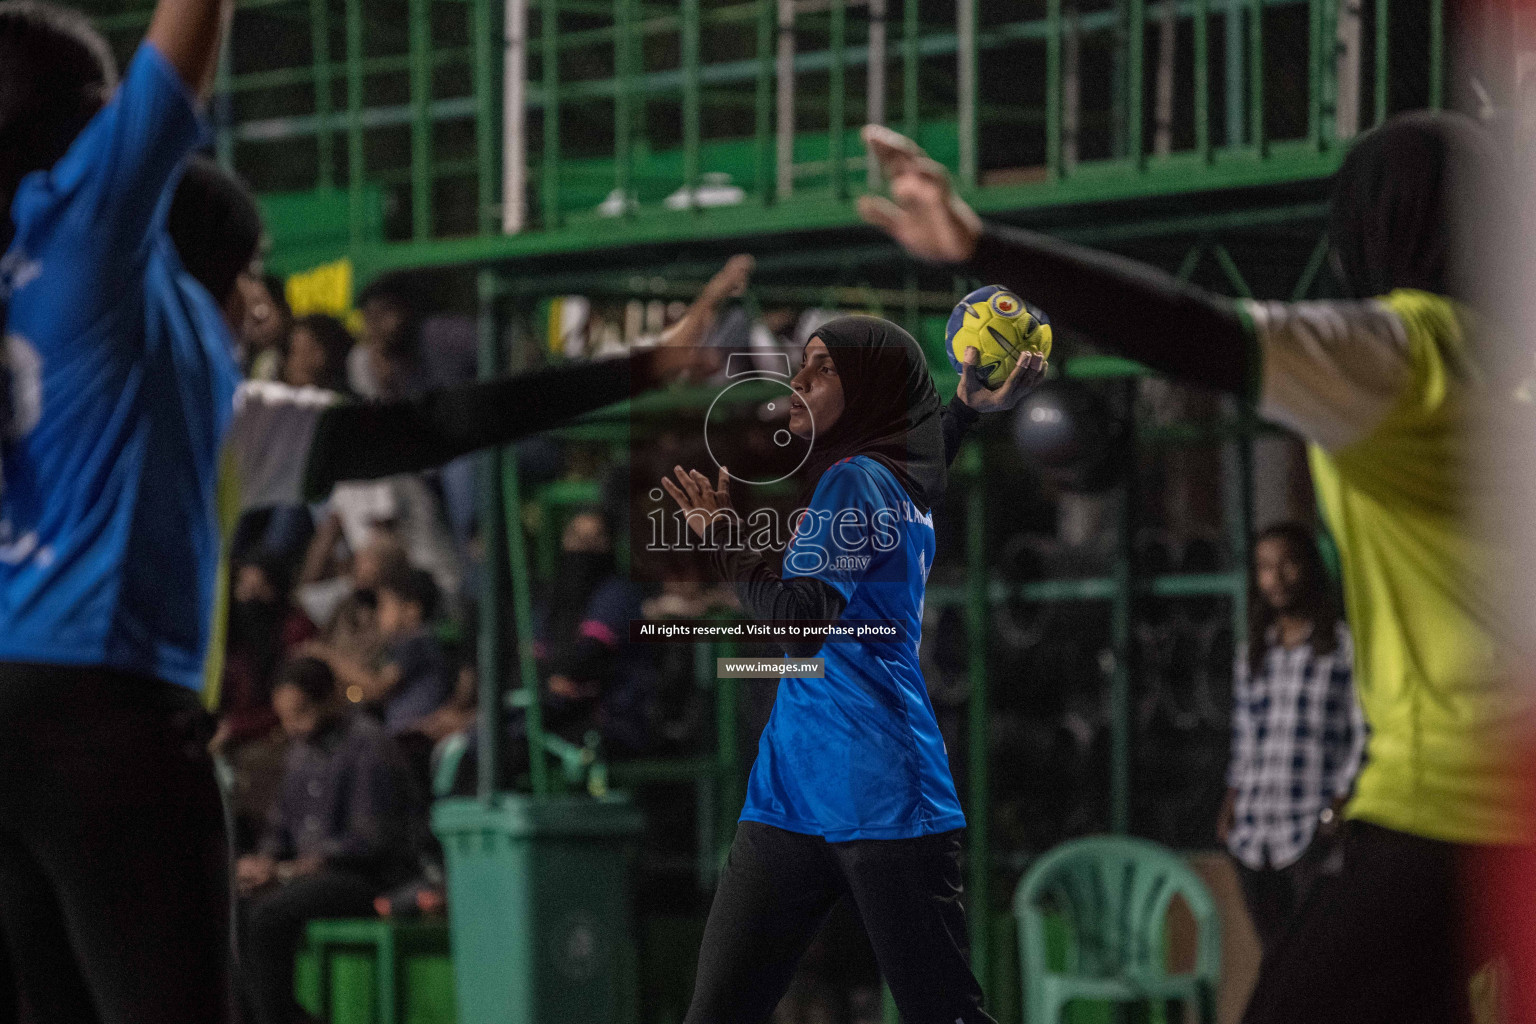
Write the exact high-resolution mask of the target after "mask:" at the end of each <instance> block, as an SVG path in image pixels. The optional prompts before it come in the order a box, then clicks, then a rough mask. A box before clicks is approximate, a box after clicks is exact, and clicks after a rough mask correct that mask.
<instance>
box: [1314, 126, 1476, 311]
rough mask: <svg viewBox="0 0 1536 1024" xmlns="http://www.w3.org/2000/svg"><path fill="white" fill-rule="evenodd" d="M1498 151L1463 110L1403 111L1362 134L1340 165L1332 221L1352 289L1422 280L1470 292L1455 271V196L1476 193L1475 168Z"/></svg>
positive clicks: (1372, 290) (1380, 290)
mask: <svg viewBox="0 0 1536 1024" xmlns="http://www.w3.org/2000/svg"><path fill="white" fill-rule="evenodd" d="M1496 159H1497V155H1496V153H1495V152H1494V149H1493V144H1492V141H1491V139H1490V138H1489V137H1488V135H1487V134H1486V132H1484V130H1483V129H1482V128H1481V127H1479V126H1478V124H1477V123H1476V122H1475V121H1472V120H1470V119H1469V118H1467V117H1464V116H1462V115H1460V114H1447V113H1436V112H1429V111H1425V112H1420V113H1413V114H1404V115H1401V116H1399V117H1395V118H1393V119H1392V120H1390V121H1388V122H1387V123H1386V124H1384V125H1382V126H1381V127H1380V128H1377V129H1376V130H1374V131H1372V132H1369V133H1368V134H1366V135H1364V136H1363V137H1361V139H1360V141H1358V142H1356V143H1355V145H1354V148H1353V149H1351V150H1350V151H1349V156H1348V157H1346V158H1345V160H1344V164H1343V166H1342V167H1340V168H1339V173H1338V177H1337V179H1336V180H1335V182H1334V189H1333V204H1332V209H1331V211H1330V213H1329V223H1328V236H1329V241H1330V242H1331V244H1332V246H1333V251H1334V255H1335V257H1336V259H1337V265H1336V268H1335V269H1336V270H1338V272H1339V274H1340V276H1341V278H1342V280H1341V282H1340V283H1341V284H1343V286H1344V289H1345V291H1346V292H1347V293H1348V294H1349V296H1350V297H1351V298H1360V299H1363V298H1371V297H1373V296H1377V295H1385V294H1386V293H1388V292H1390V291H1392V290H1393V289H1394V288H1417V289H1421V290H1423V291H1427V292H1434V293H1435V294H1437V295H1447V296H1451V297H1453V298H1467V296H1465V295H1461V294H1458V292H1459V291H1461V290H1462V289H1458V288H1457V284H1456V281H1455V277H1456V275H1455V274H1454V273H1453V272H1452V269H1453V265H1452V259H1453V247H1454V246H1453V243H1454V241H1455V234H1456V229H1457V218H1456V212H1457V211H1456V210H1455V209H1454V208H1453V202H1454V199H1455V196H1456V194H1458V193H1460V194H1475V192H1476V191H1478V190H1477V188H1476V186H1475V185H1474V184H1473V183H1472V182H1471V181H1470V180H1469V178H1470V176H1471V175H1473V174H1478V173H1486V172H1487V171H1488V169H1489V168H1490V167H1491V166H1492V164H1493V162H1494V161H1495V160H1496ZM1469 190H1470V192H1469Z"/></svg>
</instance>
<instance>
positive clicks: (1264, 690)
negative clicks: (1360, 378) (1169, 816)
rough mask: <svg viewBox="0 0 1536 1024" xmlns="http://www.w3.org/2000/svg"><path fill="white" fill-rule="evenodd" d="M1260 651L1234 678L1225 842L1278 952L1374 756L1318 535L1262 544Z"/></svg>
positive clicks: (1254, 607) (1220, 827) (1256, 605)
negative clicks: (1367, 758) (1359, 775)
mask: <svg viewBox="0 0 1536 1024" xmlns="http://www.w3.org/2000/svg"><path fill="white" fill-rule="evenodd" d="M1253 562H1254V566H1253V580H1252V584H1251V591H1252V593H1251V595H1250V598H1249V603H1248V607H1249V625H1248V637H1249V644H1248V646H1247V649H1246V650H1244V651H1242V652H1241V653H1240V654H1239V655H1238V658H1237V664H1236V666H1235V668H1234V670H1233V681H1232V682H1233V692H1232V761H1231V764H1230V766H1229V767H1228V769H1227V787H1228V788H1227V797H1226V800H1225V802H1224V803H1223V804H1222V809H1221V817H1220V820H1219V822H1218V824H1217V835H1218V836H1219V838H1220V839H1221V841H1222V842H1223V843H1224V844H1225V845H1226V847H1227V849H1228V850H1229V851H1230V852H1231V854H1232V856H1233V858H1234V859H1235V860H1236V861H1237V869H1238V875H1239V877H1240V878H1241V880H1242V884H1243V896H1244V899H1245V901H1246V902H1247V904H1248V913H1249V915H1250V916H1251V917H1252V919H1253V924H1254V927H1255V929H1256V930H1257V931H1258V933H1259V941H1260V943H1261V945H1262V946H1263V948H1264V950H1265V952H1266V953H1267V952H1268V951H1269V950H1270V949H1271V948H1273V946H1274V944H1275V942H1276V940H1277V939H1278V938H1279V937H1280V936H1281V934H1283V932H1284V930H1285V927H1286V923H1287V922H1288V921H1289V920H1290V918H1291V916H1292V915H1293V914H1294V913H1295V911H1296V910H1297V908H1299V907H1300V905H1301V903H1302V901H1303V900H1304V899H1305V898H1306V894H1307V892H1308V890H1309V889H1310V888H1311V887H1312V884H1313V883H1314V882H1315V881H1317V879H1318V877H1319V876H1320V875H1321V874H1323V873H1325V872H1326V871H1328V870H1330V869H1332V870H1336V869H1337V865H1336V864H1330V860H1331V858H1330V856H1329V854H1330V852H1331V851H1332V847H1333V845H1334V844H1333V839H1334V837H1335V834H1336V832H1337V828H1338V821H1339V812H1340V810H1341V808H1342V807H1343V804H1344V801H1345V799H1346V798H1347V797H1348V796H1349V792H1350V789H1351V787H1352V786H1353V785H1354V780H1355V774H1356V772H1358V771H1359V769H1360V762H1361V756H1362V754H1363V752H1364V750H1365V736H1366V727H1365V719H1364V717H1363V715H1362V714H1361V711H1360V704H1359V701H1357V700H1356V699H1355V693H1354V686H1353V684H1352V676H1351V665H1352V663H1353V648H1352V645H1351V643H1350V636H1349V627H1348V626H1346V625H1345V624H1344V622H1343V619H1342V618H1341V616H1340V614H1339V611H1338V607H1337V605H1336V604H1335V602H1334V600H1333V597H1332V594H1331V591H1330V587H1329V582H1328V577H1327V574H1326V573H1325V572H1324V570H1323V561H1322V558H1321V557H1320V556H1319V554H1318V549H1317V542H1316V539H1315V538H1314V537H1313V534H1312V531H1311V530H1309V529H1308V528H1307V527H1305V526H1302V525H1301V524H1299V523H1280V524H1277V525H1275V526H1271V527H1269V528H1268V529H1266V530H1265V531H1264V532H1263V533H1261V534H1260V535H1259V537H1258V540H1257V541H1256V542H1255V544H1254V551H1253Z"/></svg>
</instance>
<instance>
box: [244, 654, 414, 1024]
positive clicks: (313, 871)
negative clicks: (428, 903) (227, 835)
mask: <svg viewBox="0 0 1536 1024" xmlns="http://www.w3.org/2000/svg"><path fill="white" fill-rule="evenodd" d="M272 705H273V709H274V710H275V712H276V714H277V717H278V719H279V721H281V723H282V727H283V731H284V732H285V733H287V735H288V737H289V739H290V741H291V746H290V748H289V752H288V758H287V763H286V768H285V771H284V774H283V781H282V790H281V794H280V796H279V798H278V801H277V804H276V806H275V807H274V808H273V812H272V816H271V819H270V823H269V825H268V828H267V831H266V834H265V835H264V836H263V837H262V840H261V844H260V847H259V851H258V852H257V853H256V854H254V855H251V856H246V857H242V858H240V860H239V861H238V862H237V863H236V869H235V876H236V884H237V886H238V889H239V892H240V895H241V906H240V911H241V913H240V924H241V932H242V943H241V950H242V983H243V984H242V987H243V989H244V991H245V993H246V995H247V997H248V998H249V1000H250V1003H251V1006H252V1009H253V1010H254V1015H255V1020H256V1021H258V1022H259V1024H292V1022H294V1021H301V1020H305V1019H306V1018H305V1017H304V1015H303V1012H302V1010H301V1009H300V1008H299V1006H298V1003H297V1002H296V1001H295V1000H294V996H293V958H294V954H295V953H296V952H297V950H298V946H299V942H300V939H301V937H302V935H303V932H304V926H305V924H306V922H308V921H310V920H312V919H315V918H323V917H358V916H371V915H372V913H373V901H374V898H375V897H376V896H378V895H379V894H380V893H383V892H386V891H388V890H390V889H392V888H394V887H395V886H398V885H400V884H402V883H403V882H405V881H406V880H407V879H409V878H410V877H412V875H413V874H414V873H415V871H416V867H417V853H418V849H419V846H418V840H419V838H420V836H421V834H422V833H421V826H420V822H421V821H422V819H423V817H424V811H425V808H424V804H423V801H422V798H421V792H420V790H419V788H417V787H416V785H415V783H414V782H413V780H412V779H411V777H410V773H409V771H408V769H407V768H406V766H405V763H404V760H403V758H402V757H401V755H400V753H399V750H398V749H397V748H396V747H395V745H394V743H393V741H391V740H390V738H389V737H388V736H387V735H386V734H385V733H384V731H383V729H381V728H380V727H379V725H378V723H377V722H375V721H374V720H373V719H371V718H369V717H368V716H366V715H349V714H348V713H347V712H346V709H345V708H344V707H343V705H342V704H341V702H340V701H339V700H338V699H337V696H336V680H335V677H334V676H333V675H332V674H331V671H330V669H328V668H327V667H326V666H325V664H324V663H323V662H321V661H318V660H316V659H314V658H299V659H297V660H295V661H293V662H290V663H289V664H288V665H287V666H286V667H285V668H284V670H283V672H282V674H281V676H280V677H279V680H278V683H277V686H276V688H275V690H274V692H273V695H272Z"/></svg>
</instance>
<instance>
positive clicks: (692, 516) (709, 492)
mask: <svg viewBox="0 0 1536 1024" xmlns="http://www.w3.org/2000/svg"><path fill="white" fill-rule="evenodd" d="M673 472H674V473H675V474H676V475H677V482H676V483H673V482H672V480H671V479H670V478H668V477H665V476H664V477H662V478H661V486H662V487H664V488H666V491H667V493H668V494H670V495H672V500H673V501H675V502H677V507H678V508H680V509H682V510H683V520H684V521H685V522H686V523H687V524H688V528H689V529H690V530H692V531H693V532H694V534H695V535H696V536H699V537H703V536H705V534H706V532H707V531H708V530H709V527H710V524H711V523H712V522H714V520H715V519H716V518H720V517H722V516H723V518H725V519H728V520H729V519H734V518H735V516H736V510H735V508H734V507H732V505H731V476H730V472H729V471H728V470H727V469H726V468H725V467H724V466H721V467H720V479H719V481H718V482H717V483H716V484H715V485H713V486H711V485H710V482H709V477H707V476H705V475H704V474H703V473H700V472H699V471H698V470H696V469H693V470H685V469H684V468H683V467H682V466H674V467H673Z"/></svg>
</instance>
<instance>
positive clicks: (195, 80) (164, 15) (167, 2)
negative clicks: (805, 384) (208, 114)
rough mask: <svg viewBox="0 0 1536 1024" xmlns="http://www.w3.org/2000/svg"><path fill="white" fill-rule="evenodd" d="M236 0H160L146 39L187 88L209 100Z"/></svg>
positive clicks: (156, 5) (200, 97)
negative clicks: (225, 33)
mask: <svg viewBox="0 0 1536 1024" xmlns="http://www.w3.org/2000/svg"><path fill="white" fill-rule="evenodd" d="M234 11H235V5H234V2H233V0H159V3H157V4H155V13H154V17H153V18H151V19H150V22H149V32H148V34H147V35H146V36H145V37H144V39H145V41H146V42H148V43H149V44H150V45H152V46H154V48H155V49H156V50H159V51H160V56H162V57H164V58H165V59H166V61H167V63H169V64H170V65H171V67H173V68H175V69H176V74H177V75H179V76H180V77H181V80H182V82H184V83H185V84H186V86H187V88H188V89H190V90H192V92H193V93H195V94H196V95H197V97H198V99H200V100H206V99H207V98H208V93H209V92H210V91H211V90H212V88H213V72H214V69H215V68H216V67H217V66H218V63H219V44H220V42H221V41H222V40H223V38H224V32H225V31H226V29H227V28H228V27H229V21H230V18H231V17H232V16H233V14H234Z"/></svg>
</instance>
